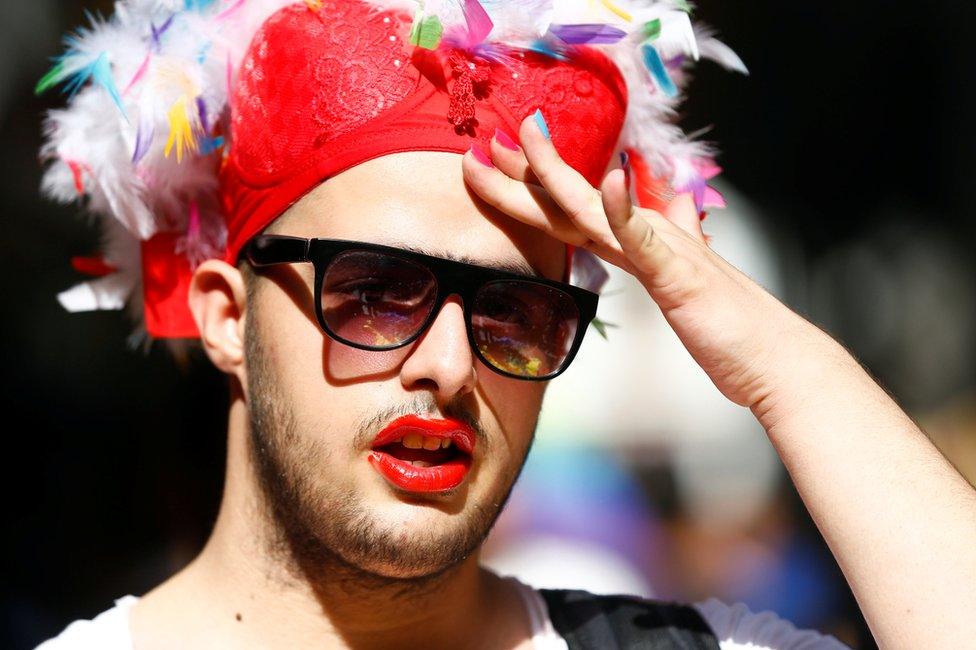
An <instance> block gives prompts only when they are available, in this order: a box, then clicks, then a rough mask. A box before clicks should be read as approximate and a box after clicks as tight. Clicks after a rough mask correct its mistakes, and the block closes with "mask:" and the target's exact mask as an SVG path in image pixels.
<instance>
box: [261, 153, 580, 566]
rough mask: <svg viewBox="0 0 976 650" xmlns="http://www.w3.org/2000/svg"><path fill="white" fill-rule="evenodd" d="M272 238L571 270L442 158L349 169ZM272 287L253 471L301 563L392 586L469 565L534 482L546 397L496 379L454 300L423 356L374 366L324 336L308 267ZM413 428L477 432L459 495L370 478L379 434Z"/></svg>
mask: <svg viewBox="0 0 976 650" xmlns="http://www.w3.org/2000/svg"><path fill="white" fill-rule="evenodd" d="M266 232H267V233H275V234H286V235H293V236H299V237H323V238H337V239H352V240H358V241H366V242H374V243H379V244H387V245H393V246H405V247H415V248H421V249H423V250H424V251H426V252H430V253H432V254H434V255H439V256H443V257H458V256H461V257H463V258H467V259H468V260H470V261H474V262H475V263H484V264H485V265H492V264H497V263H512V262H520V263H523V264H526V263H527V264H528V265H529V266H531V267H532V268H533V269H535V270H536V271H537V272H539V273H541V274H542V275H544V276H546V277H549V278H554V279H559V278H560V276H561V275H562V270H563V266H564V264H565V253H564V246H563V244H562V243H560V242H558V241H556V240H554V239H552V238H550V237H548V236H546V235H544V234H542V233H541V232H539V231H537V230H535V229H532V228H530V227H529V226H525V225H523V224H521V223H519V222H517V221H515V220H514V219H512V218H510V217H507V216H505V215H502V214H500V213H498V212H497V211H495V210H493V209H491V208H489V207H488V206H486V205H485V204H484V203H482V202H480V201H478V200H477V199H476V198H475V197H474V195H473V194H471V193H469V192H468V190H467V188H466V187H465V185H464V183H463V180H462V177H461V164H460V160H459V156H458V155H457V154H450V153H444V152H406V153H400V154H393V155H387V156H383V157H380V158H377V159H374V160H371V161H367V162H365V163H362V164H360V165H357V166H355V167H353V168H350V169H348V170H346V171H345V172H343V173H341V174H339V175H337V176H335V177H333V178H331V179H329V180H328V181H326V182H325V183H323V184H321V185H319V186H318V187H317V188H316V189H315V190H313V191H312V192H310V193H309V194H307V195H306V196H305V197H303V198H302V199H301V200H300V201H299V202H297V203H296V204H295V205H294V206H292V208H291V209H289V211H288V212H287V213H285V214H284V215H282V217H281V218H279V219H278V220H277V221H276V222H275V223H274V224H272V226H271V227H270V228H269V229H267V230H266ZM261 276H262V277H260V278H258V279H257V280H256V281H255V284H254V285H253V286H252V287H251V291H249V303H248V307H247V312H246V329H245V332H246V334H245V338H246V365H247V389H246V392H247V401H248V408H249V412H250V421H251V428H252V431H251V440H252V444H253V447H254V448H253V450H252V451H253V453H252V457H253V458H254V460H255V463H256V471H257V473H258V476H259V479H260V480H261V483H262V485H263V487H264V490H265V493H266V495H267V496H268V497H269V502H270V505H271V506H272V508H273V510H274V514H275V518H276V526H277V528H278V529H279V530H280V531H281V532H282V533H283V534H284V535H283V538H282V540H283V541H285V540H286V541H287V543H288V544H289V546H290V549H289V552H290V554H292V555H294V556H296V557H297V558H298V559H299V561H300V562H303V563H305V564H306V565H307V564H309V563H311V564H312V565H316V564H318V565H322V564H324V563H332V564H334V563H335V562H338V563H340V564H343V565H345V566H347V567H352V568H354V569H357V570H360V571H365V572H367V573H371V574H374V575H376V576H383V577H387V578H411V577H420V576H427V575H431V574H434V573H436V572H438V571H441V570H443V569H446V568H448V567H450V566H452V565H454V564H456V563H458V562H459V561H461V560H462V559H463V558H464V557H466V556H468V555H469V554H470V553H471V552H473V551H474V550H475V549H476V548H477V547H478V545H479V544H480V542H481V541H482V539H483V538H484V536H485V535H486V534H487V533H488V530H489V529H490V527H491V525H492V523H493V522H494V520H495V517H496V516H497V514H498V512H499V511H500V508H501V506H502V504H503V503H504V501H505V499H506V498H507V496H508V493H509V491H510V489H511V487H512V484H513V483H514V481H515V478H516V477H517V475H518V472H519V470H520V469H521V466H522V463H523V461H524V459H525V455H526V453H527V452H528V448H529V445H530V443H531V440H532V435H533V432H534V429H535V426H536V422H537V420H538V415H539V409H540V407H541V402H542V397H543V392H544V390H545V385H546V384H545V383H544V382H532V381H522V380H518V379H512V378H507V377H503V376H502V375H499V374H497V373H495V372H493V371H492V370H490V369H489V368H488V367H486V366H485V365H483V364H482V362H481V361H480V360H479V359H478V358H477V357H476V356H475V355H474V354H473V352H472V350H471V349H470V346H469V343H468V338H467V333H466V329H465V324H464V320H463V313H462V308H461V303H460V298H459V297H458V296H456V295H455V296H450V297H449V298H448V300H447V301H446V302H445V303H444V305H443V306H442V307H441V309H440V311H439V312H438V314H437V315H436V318H435V320H434V321H433V323H432V324H431V325H430V327H429V328H428V329H427V330H426V331H425V332H424V334H423V335H422V336H421V337H420V338H419V339H418V340H416V341H414V342H413V343H411V344H410V345H407V346H405V347H403V348H400V349H397V350H392V351H385V352H372V351H364V350H359V349H355V348H352V347H348V346H345V345H343V344H341V343H338V342H336V341H333V340H332V339H331V338H329V337H328V336H327V335H325V334H324V333H323V332H322V331H321V330H320V329H319V326H318V324H317V322H316V319H315V315H314V313H313V306H312V290H313V289H312V287H313V268H312V265H311V264H295V265H284V266H276V267H272V268H270V269H268V270H266V271H262V273H261ZM407 414H417V415H420V416H421V417H426V418H445V417H451V418H455V419H458V420H461V421H463V422H466V423H468V424H469V425H470V426H471V427H472V428H473V429H474V430H475V432H476V434H477V435H476V441H475V446H474V451H473V454H472V460H471V467H470V470H469V471H468V473H467V475H466V477H465V479H464V481H463V482H462V483H461V484H460V485H458V486H457V487H455V488H453V489H450V490H447V491H440V492H430V493H418V492H411V491H406V490H403V489H401V488H398V487H396V486H395V485H393V484H392V483H391V482H390V481H389V480H388V479H387V478H385V477H384V475H383V474H382V473H381V472H379V471H378V470H377V469H376V468H375V467H374V465H373V464H372V463H371V462H369V457H370V454H371V453H372V449H371V447H372V442H373V439H374V438H375V436H376V434H377V433H378V432H379V431H380V430H381V429H382V428H383V427H384V426H385V425H386V424H388V423H389V422H390V421H391V420H393V419H395V418H397V417H398V416H402V415H407ZM306 568H308V567H306Z"/></svg>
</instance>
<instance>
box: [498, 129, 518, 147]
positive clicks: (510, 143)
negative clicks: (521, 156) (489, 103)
mask: <svg viewBox="0 0 976 650" xmlns="http://www.w3.org/2000/svg"><path fill="white" fill-rule="evenodd" d="M495 139H496V140H498V144H500V145H501V146H503V147H505V148H506V149H509V150H511V151H521V150H522V147H520V146H518V145H517V144H516V143H515V140H513V139H512V137H511V136H510V135H508V134H507V133H505V132H504V131H502V130H501V129H499V128H498V127H497V126H496V127H495Z"/></svg>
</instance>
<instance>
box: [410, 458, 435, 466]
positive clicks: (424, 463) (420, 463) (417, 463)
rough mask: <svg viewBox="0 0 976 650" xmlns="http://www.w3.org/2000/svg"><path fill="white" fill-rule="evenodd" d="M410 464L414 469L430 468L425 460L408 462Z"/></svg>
mask: <svg viewBox="0 0 976 650" xmlns="http://www.w3.org/2000/svg"><path fill="white" fill-rule="evenodd" d="M410 464H411V465H413V466H414V467H430V466H431V464H430V463H428V462H427V461H426V460H412V461H410Z"/></svg>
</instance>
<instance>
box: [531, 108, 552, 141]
mask: <svg viewBox="0 0 976 650" xmlns="http://www.w3.org/2000/svg"><path fill="white" fill-rule="evenodd" d="M532 117H534V118H535V124H536V126H538V127H539V130H540V131H542V135H544V136H546V140H550V139H551V138H550V137H549V125H548V124H546V118H544V117H542V111H541V110H539V109H538V108H537V109H535V113H533V114H532Z"/></svg>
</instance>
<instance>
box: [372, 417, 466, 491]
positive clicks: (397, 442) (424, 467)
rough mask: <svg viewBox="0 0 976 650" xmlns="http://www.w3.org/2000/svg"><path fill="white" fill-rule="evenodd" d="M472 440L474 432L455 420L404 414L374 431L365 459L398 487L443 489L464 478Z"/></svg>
mask: <svg viewBox="0 0 976 650" xmlns="http://www.w3.org/2000/svg"><path fill="white" fill-rule="evenodd" d="M474 441H475V436H474V431H472V430H471V427H469V426H468V425H467V424H465V423H464V422H461V421H459V420H454V419H446V420H428V419H425V418H421V417H419V416H416V415H407V416H404V417H401V418H397V419H396V420H394V421H393V422H391V423H390V424H388V425H387V426H386V427H385V428H384V429H383V430H382V431H380V432H379V434H377V436H376V438H375V440H374V441H373V446H372V452H371V453H370V455H369V461H370V464H372V465H373V467H375V468H376V469H377V471H379V472H380V474H382V475H383V476H384V477H385V478H386V479H387V480H388V481H389V482H390V483H392V484H393V485H394V486H396V487H398V488H400V489H403V490H407V491H410V492H443V491H445V490H451V489H453V488H455V487H457V486H458V485H460V484H461V482H462V481H464V478H465V477H466V476H467V474H468V470H469V469H470V468H471V454H472V452H473V450H474Z"/></svg>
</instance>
